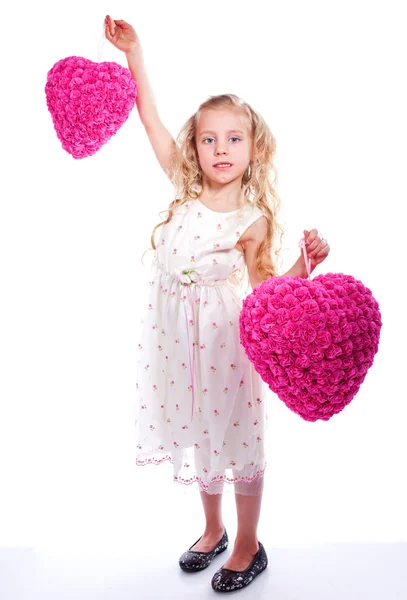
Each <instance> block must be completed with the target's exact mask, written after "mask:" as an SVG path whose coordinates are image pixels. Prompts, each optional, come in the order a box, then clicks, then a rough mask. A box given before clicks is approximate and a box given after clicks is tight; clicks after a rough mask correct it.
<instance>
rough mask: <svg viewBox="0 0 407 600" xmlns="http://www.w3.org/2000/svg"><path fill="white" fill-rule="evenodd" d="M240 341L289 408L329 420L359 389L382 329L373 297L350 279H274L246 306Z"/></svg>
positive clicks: (330, 275)
mask: <svg viewBox="0 0 407 600" xmlns="http://www.w3.org/2000/svg"><path fill="white" fill-rule="evenodd" d="M239 324H240V341H241V343H242V345H243V347H244V349H245V352H246V354H247V356H248V358H249V359H250V360H251V362H252V363H253V365H254V367H255V369H256V371H257V372H258V373H259V374H260V375H261V377H262V379H263V381H265V382H266V383H267V384H268V385H269V387H270V389H271V390H272V391H273V392H274V393H276V394H277V395H278V397H279V398H280V400H282V401H283V402H284V403H285V404H286V405H287V406H288V408H290V409H291V410H292V411H294V412H295V413H297V414H298V415H300V416H301V417H302V418H303V419H305V420H307V421H316V420H318V419H322V420H324V421H328V420H329V419H330V418H331V417H332V416H333V415H334V414H336V413H339V412H340V411H341V410H343V409H344V408H345V406H346V405H347V404H349V402H350V401H351V400H352V398H353V397H354V396H355V394H356V393H357V392H358V390H359V388H360V385H361V384H362V382H363V380H364V378H365V376H366V373H367V370H368V369H369V367H370V366H371V365H372V364H373V358H374V355H375V354H376V352H377V350H378V346H379V337H380V330H381V326H382V322H381V315H380V311H379V305H378V303H377V302H376V300H375V299H374V297H373V295H372V292H371V291H370V290H369V289H368V288H366V287H365V286H364V285H363V283H362V282H361V281H358V280H356V279H354V278H353V277H352V276H351V275H344V274H342V273H336V274H334V273H327V274H326V275H318V276H317V277H315V278H314V279H313V280H307V279H302V278H301V277H284V276H283V277H270V278H269V279H267V280H265V281H264V282H263V283H262V284H261V285H259V286H257V287H255V288H254V290H253V292H252V293H251V294H250V295H249V296H247V297H246V298H245V299H244V301H243V307H242V311H241V313H240V320H239Z"/></svg>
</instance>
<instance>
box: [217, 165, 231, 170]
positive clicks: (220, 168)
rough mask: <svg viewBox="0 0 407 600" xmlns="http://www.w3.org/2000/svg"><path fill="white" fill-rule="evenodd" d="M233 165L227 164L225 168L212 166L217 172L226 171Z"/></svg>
mask: <svg viewBox="0 0 407 600" xmlns="http://www.w3.org/2000/svg"><path fill="white" fill-rule="evenodd" d="M232 166H233V165H231V164H229V166H227V167H220V166H219V165H213V167H214V169H218V170H219V171H221V170H222V171H226V169H230V168H231V167H232Z"/></svg>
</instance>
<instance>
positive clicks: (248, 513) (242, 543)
mask: <svg viewBox="0 0 407 600" xmlns="http://www.w3.org/2000/svg"><path fill="white" fill-rule="evenodd" d="M263 486H264V476H260V477H259V478H258V479H256V480H255V481H253V482H251V483H250V484H247V483H241V484H235V492H236V493H235V500H236V509H237V535H236V540H235V545H234V548H233V552H232V554H231V555H230V557H229V559H228V560H227V562H226V563H225V565H224V567H225V568H226V569H232V570H233V571H244V570H245V569H247V567H248V566H249V564H250V563H251V562H252V560H253V558H254V555H255V554H256V552H257V551H258V549H259V544H258V539H257V525H258V522H259V517H260V509H261V501H262V497H263ZM251 494H252V495H251Z"/></svg>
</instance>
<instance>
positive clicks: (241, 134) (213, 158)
mask: <svg viewBox="0 0 407 600" xmlns="http://www.w3.org/2000/svg"><path fill="white" fill-rule="evenodd" d="M196 147H197V152H198V160H199V164H200V165H201V169H202V171H203V173H204V175H206V176H207V177H208V178H209V179H210V180H211V181H212V182H214V183H215V182H216V183H221V184H225V183H230V182H231V181H233V180H236V179H238V178H242V177H243V174H244V172H245V171H246V169H247V167H248V166H249V162H250V159H251V152H252V140H251V135H250V131H249V122H248V118H247V116H246V115H244V114H243V113H242V112H241V111H239V110H237V109H217V110H214V109H211V110H205V111H204V112H203V113H202V115H201V117H200V119H199V122H198V125H197V128H196ZM219 163H221V164H224V165H226V166H216V165H217V164H219Z"/></svg>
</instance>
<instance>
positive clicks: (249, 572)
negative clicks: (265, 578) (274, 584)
mask: <svg viewBox="0 0 407 600" xmlns="http://www.w3.org/2000/svg"><path fill="white" fill-rule="evenodd" d="M267 564H268V558H267V554H266V551H265V549H264V546H263V544H261V543H260V542H259V549H258V551H257V554H256V555H255V557H254V558H253V560H252V562H251V563H250V565H249V566H248V567H247V569H245V570H244V571H233V570H232V569H224V568H223V567H222V568H221V569H219V570H218V571H216V573H215V575H214V576H213V577H212V588H213V589H214V590H215V591H217V592H234V591H235V590H240V589H241V588H244V587H246V586H247V585H249V583H251V582H252V581H253V579H254V578H255V577H257V575H258V574H259V573H261V572H262V571H264V569H265V568H266V567H267Z"/></svg>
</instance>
